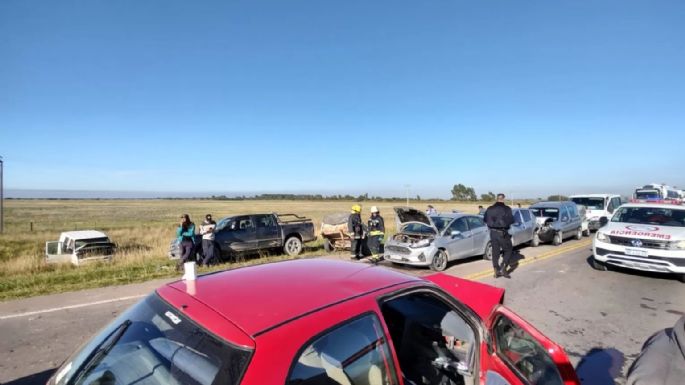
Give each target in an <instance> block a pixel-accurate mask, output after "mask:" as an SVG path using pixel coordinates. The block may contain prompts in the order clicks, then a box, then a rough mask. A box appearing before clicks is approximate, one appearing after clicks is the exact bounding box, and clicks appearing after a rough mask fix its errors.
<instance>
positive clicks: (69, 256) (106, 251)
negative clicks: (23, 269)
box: [45, 230, 116, 266]
mask: <svg viewBox="0 0 685 385" xmlns="http://www.w3.org/2000/svg"><path fill="white" fill-rule="evenodd" d="M115 249H116V244H114V243H112V241H111V240H110V239H109V237H108V236H107V234H105V233H103V232H101V231H96V230H80V231H65V232H63V233H62V234H60V236H59V241H49V242H45V260H46V261H47V262H48V263H61V262H71V264H73V265H76V266H78V265H81V264H83V263H84V262H90V261H102V260H110V259H112V255H113V254H114V251H115Z"/></svg>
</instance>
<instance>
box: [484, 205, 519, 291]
mask: <svg viewBox="0 0 685 385" xmlns="http://www.w3.org/2000/svg"><path fill="white" fill-rule="evenodd" d="M504 198H505V197H504V194H501V193H500V194H497V202H495V204H494V205H492V206H490V207H488V209H487V210H485V218H484V219H485V223H486V224H487V225H488V228H489V229H490V244H491V245H492V267H493V268H494V269H495V278H499V277H505V278H511V277H510V276H509V272H507V269H508V268H509V262H510V261H511V253H512V250H513V248H514V247H513V245H512V244H511V235H510V234H509V227H511V225H512V224H513V223H514V215H513V214H512V212H511V208H510V207H509V206H507V205H506V204H504ZM500 253H501V254H502V265H501V266H500V264H499V257H500Z"/></svg>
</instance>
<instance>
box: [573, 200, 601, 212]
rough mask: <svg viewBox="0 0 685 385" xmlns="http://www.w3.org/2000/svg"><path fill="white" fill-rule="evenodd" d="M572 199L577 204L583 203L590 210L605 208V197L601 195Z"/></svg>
mask: <svg viewBox="0 0 685 385" xmlns="http://www.w3.org/2000/svg"><path fill="white" fill-rule="evenodd" d="M571 200H572V201H573V202H574V203H575V204H577V205H583V206H585V207H586V208H587V209H588V210H604V198H601V197H597V198H595V197H575V198H571Z"/></svg>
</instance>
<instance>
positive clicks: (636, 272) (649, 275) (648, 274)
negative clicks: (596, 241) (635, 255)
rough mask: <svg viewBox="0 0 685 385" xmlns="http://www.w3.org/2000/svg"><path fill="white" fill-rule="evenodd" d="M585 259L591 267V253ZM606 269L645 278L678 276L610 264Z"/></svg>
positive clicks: (666, 278)
mask: <svg viewBox="0 0 685 385" xmlns="http://www.w3.org/2000/svg"><path fill="white" fill-rule="evenodd" d="M585 261H586V262H587V264H588V266H590V267H592V255H590V256H589V257H587V259H586V260H585ZM607 271H614V272H617V273H621V274H627V275H633V276H636V277H646V278H650V279H663V280H667V281H672V280H673V281H675V280H677V279H678V277H677V276H676V275H675V274H668V273H657V272H652V271H642V270H633V269H627V268H624V267H620V266H616V265H611V264H607Z"/></svg>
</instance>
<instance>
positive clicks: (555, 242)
mask: <svg viewBox="0 0 685 385" xmlns="http://www.w3.org/2000/svg"><path fill="white" fill-rule="evenodd" d="M562 243H564V236H563V235H562V234H561V231H557V232H556V234H554V238H552V244H553V245H554V246H559V245H561V244H562Z"/></svg>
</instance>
